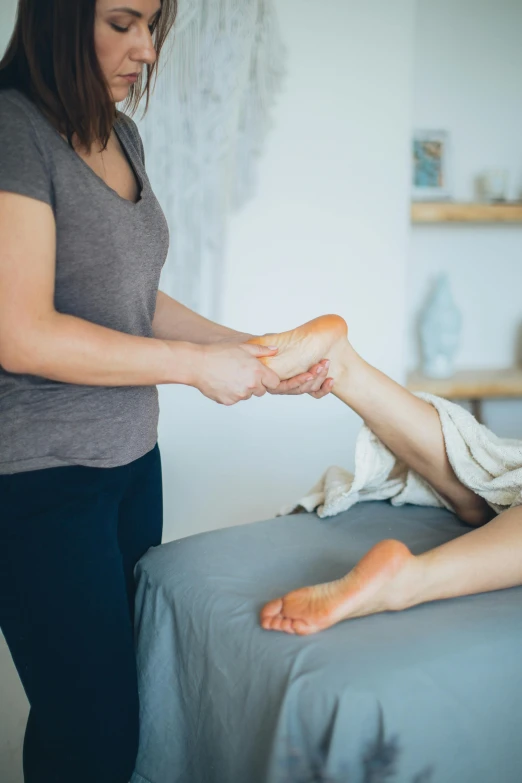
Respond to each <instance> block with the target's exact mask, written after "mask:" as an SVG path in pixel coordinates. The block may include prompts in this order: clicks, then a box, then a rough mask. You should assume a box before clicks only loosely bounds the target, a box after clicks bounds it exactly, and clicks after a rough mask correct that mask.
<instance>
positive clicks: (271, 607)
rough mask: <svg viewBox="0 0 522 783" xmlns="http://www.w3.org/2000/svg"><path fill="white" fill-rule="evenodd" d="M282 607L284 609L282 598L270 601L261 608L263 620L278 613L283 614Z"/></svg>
mask: <svg viewBox="0 0 522 783" xmlns="http://www.w3.org/2000/svg"><path fill="white" fill-rule="evenodd" d="M282 609H283V599H282V598H276V599H275V601H269V602H268V603H267V604H265V605H264V606H263V608H262V609H261V620H266V619H268V618H271V617H275V616H276V615H278V614H281V610H282Z"/></svg>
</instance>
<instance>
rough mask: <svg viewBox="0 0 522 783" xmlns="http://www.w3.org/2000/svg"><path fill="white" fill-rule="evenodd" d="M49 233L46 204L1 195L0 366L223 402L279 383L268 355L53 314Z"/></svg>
mask: <svg viewBox="0 0 522 783" xmlns="http://www.w3.org/2000/svg"><path fill="white" fill-rule="evenodd" d="M28 226H30V231H28ZM55 232H56V226H55V221H54V216H53V213H52V210H51V208H50V207H49V206H48V205H47V204H45V203H43V202H40V201H36V200H35V199H31V198H27V197H25V196H19V195H16V194H13V193H5V192H0V236H1V238H2V241H1V245H0V365H2V367H3V368H4V369H5V370H7V371H8V372H11V373H17V374H22V373H23V374H28V375H38V376H41V377H44V378H49V379H51V380H56V381H61V382H64V383H74V384H79V385H89V386H153V385H156V384H161V383H183V384H188V385H192V386H195V387H196V388H198V389H199V390H200V391H201V392H202V393H203V394H205V395H206V396H208V397H210V398H211V399H214V400H216V401H217V402H222V403H224V404H233V403H234V402H237V401H238V400H239V399H247V398H248V397H249V396H251V395H252V394H255V395H257V396H261V395H262V394H264V393H265V392H266V390H267V389H273V388H275V387H277V386H278V384H279V379H278V377H277V376H276V375H275V373H273V372H272V371H271V370H269V369H268V368H267V367H265V366H264V365H262V364H261V362H258V361H257V357H259V356H262V355H270V354H272V353H274V352H273V351H269V352H268V354H266V353H265V354H263V353H262V352H263V351H264V350H265V349H263V348H256V347H255V346H245V347H244V348H243V347H240V346H238V345H230V344H223V345H211V346H205V345H194V344H193V343H189V342H186V341H183V340H179V341H171V340H166V339H154V338H147V337H135V336H132V335H128V334H124V333H122V332H118V331H116V330H113V329H107V328H105V327H103V326H99V325H97V324H93V323H91V322H89V321H86V320H84V319H82V318H76V317H74V316H70V315H64V314H62V313H59V312H57V311H56V310H55V307H54V282H55V264H56V261H55V259H56V237H55ZM252 349H253V350H252Z"/></svg>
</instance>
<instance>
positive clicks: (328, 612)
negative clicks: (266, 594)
mask: <svg viewBox="0 0 522 783" xmlns="http://www.w3.org/2000/svg"><path fill="white" fill-rule="evenodd" d="M416 567H417V558H415V557H414V556H413V555H412V554H411V552H410V551H409V549H408V548H407V547H406V546H405V545H404V544H402V543H401V542H400V541H392V540H389V541H380V542H379V543H378V544H376V545H375V546H374V547H373V548H372V549H370V551H369V552H368V553H367V554H366V555H365V556H364V557H363V558H362V560H361V561H360V562H359V563H358V564H357V565H356V566H355V568H354V569H353V570H352V571H350V573H349V574H347V575H346V576H345V577H343V578H342V579H338V580H337V581H335V582H327V583H326V584H322V585H316V586H315V587H304V588H302V589H301V590H295V591H294V592H292V593H288V595H285V596H284V598H277V599H276V600H275V601H270V603H268V604H266V606H264V607H263V609H262V610H261V625H262V626H263V628H265V629H266V630H267V631H285V632H286V633H291V634H299V635H301V636H305V635H308V634H312V633H317V631H322V630H324V629H325V628H329V627H330V626H332V625H335V623H338V622H340V621H341V620H347V619H349V618H351V617H363V616H364V615H368V614H376V613H377V612H385V611H389V610H397V609H403V608H405V607H406V606H407V605H408V604H407V602H406V600H405V598H404V596H405V595H406V590H407V585H408V584H411V580H412V578H415V576H416V574H415V571H416Z"/></svg>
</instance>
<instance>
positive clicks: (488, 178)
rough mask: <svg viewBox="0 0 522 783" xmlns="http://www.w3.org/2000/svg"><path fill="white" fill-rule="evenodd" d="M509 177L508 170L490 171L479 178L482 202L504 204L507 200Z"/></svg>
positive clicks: (479, 192)
mask: <svg viewBox="0 0 522 783" xmlns="http://www.w3.org/2000/svg"><path fill="white" fill-rule="evenodd" d="M508 177H509V174H508V172H507V171H506V169H489V170H488V171H485V172H484V173H483V174H481V175H480V176H479V177H478V178H477V190H478V195H479V197H480V199H481V201H485V202H486V203H489V204H503V203H505V201H506V200H507V192H508Z"/></svg>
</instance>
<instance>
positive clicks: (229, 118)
mask: <svg viewBox="0 0 522 783" xmlns="http://www.w3.org/2000/svg"><path fill="white" fill-rule="evenodd" d="M162 60H163V65H160V72H159V75H158V80H157V85H156V89H155V92H154V95H153V96H152V99H151V103H150V107H149V111H148V113H147V114H146V116H145V118H144V119H140V114H139V113H138V114H137V116H136V120H137V122H138V124H139V127H140V131H141V133H142V136H143V141H144V145H145V151H146V163H147V171H148V174H149V177H150V179H151V182H152V185H153V187H154V189H155V192H156V195H157V196H158V198H159V201H160V203H161V205H162V207H163V209H164V211H165V214H166V216H167V220H168V223H169V227H170V232H171V237H170V251H169V256H168V259H167V262H166V265H165V270H164V273H163V277H162V281H161V286H162V289H163V290H164V291H166V292H167V293H168V294H170V295H171V296H173V297H174V298H175V299H178V300H179V301H181V302H183V304H185V305H187V306H188V307H190V308H192V309H194V310H197V311H198V312H201V313H203V314H204V315H206V316H207V317H210V318H218V317H219V313H220V292H221V288H222V275H223V267H224V256H225V243H226V234H227V220H228V216H229V215H230V211H231V210H233V209H236V208H238V207H240V206H242V205H243V204H244V203H245V202H246V201H247V200H248V199H249V198H250V197H251V196H252V195H253V193H254V191H255V183H256V176H255V170H256V159H257V158H258V156H259V154H260V153H261V151H262V148H263V143H264V140H265V138H266V135H267V132H268V130H269V127H270V110H271V108H272V105H273V102H274V99H275V96H276V95H277V92H278V89H279V87H280V85H281V81H282V76H283V73H284V60H285V50H284V46H283V44H282V42H281V38H280V35H279V29H278V24H277V18H276V11H275V7H274V3H273V0H180V2H179V13H178V19H177V22H176V26H175V29H174V31H173V34H172V36H171V40H170V41H167V42H166V45H165V49H164V50H163V52H162Z"/></svg>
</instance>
